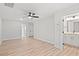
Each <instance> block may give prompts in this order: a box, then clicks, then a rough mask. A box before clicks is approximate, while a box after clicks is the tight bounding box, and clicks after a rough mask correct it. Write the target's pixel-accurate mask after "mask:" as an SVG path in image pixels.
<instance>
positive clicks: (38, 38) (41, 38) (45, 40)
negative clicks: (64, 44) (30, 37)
mask: <svg viewBox="0 0 79 59" xmlns="http://www.w3.org/2000/svg"><path fill="white" fill-rule="evenodd" d="M34 38H35V39H38V40H41V41H43V42H47V43H50V44H53V45H54V42H51V41H48V40H44V39H42V38H37V37H34Z"/></svg>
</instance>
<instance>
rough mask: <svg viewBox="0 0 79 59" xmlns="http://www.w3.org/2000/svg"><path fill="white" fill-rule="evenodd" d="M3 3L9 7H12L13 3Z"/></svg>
mask: <svg viewBox="0 0 79 59" xmlns="http://www.w3.org/2000/svg"><path fill="white" fill-rule="evenodd" d="M4 5H5V6H7V7H11V8H13V7H14V3H4Z"/></svg>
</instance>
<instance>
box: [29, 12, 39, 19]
mask: <svg viewBox="0 0 79 59" xmlns="http://www.w3.org/2000/svg"><path fill="white" fill-rule="evenodd" d="M28 17H31V18H39V16H36V14H35V13H32V12H29V14H28Z"/></svg>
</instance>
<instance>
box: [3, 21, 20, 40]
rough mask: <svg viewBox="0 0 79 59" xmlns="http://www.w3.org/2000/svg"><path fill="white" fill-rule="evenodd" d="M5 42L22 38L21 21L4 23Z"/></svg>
mask: <svg viewBox="0 0 79 59" xmlns="http://www.w3.org/2000/svg"><path fill="white" fill-rule="evenodd" d="M2 38H3V40H8V39H16V38H21V23H20V22H19V21H10V20H3V21H2Z"/></svg>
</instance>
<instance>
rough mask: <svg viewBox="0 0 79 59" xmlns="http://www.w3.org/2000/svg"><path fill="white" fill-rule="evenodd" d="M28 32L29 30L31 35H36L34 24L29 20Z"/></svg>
mask: <svg viewBox="0 0 79 59" xmlns="http://www.w3.org/2000/svg"><path fill="white" fill-rule="evenodd" d="M28 28H29V30H28V32H29V37H33V36H34V24H33V22H29V23H28Z"/></svg>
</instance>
